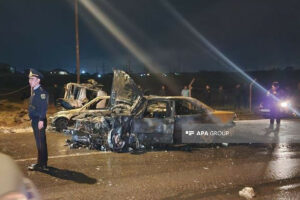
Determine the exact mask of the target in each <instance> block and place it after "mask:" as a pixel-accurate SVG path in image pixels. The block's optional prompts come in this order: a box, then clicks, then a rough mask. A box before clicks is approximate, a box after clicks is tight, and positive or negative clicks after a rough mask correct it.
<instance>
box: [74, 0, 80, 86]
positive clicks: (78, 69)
mask: <svg viewBox="0 0 300 200" xmlns="http://www.w3.org/2000/svg"><path fill="white" fill-rule="evenodd" d="M74 4H75V36H76V74H77V83H80V59H79V34H78V0H74Z"/></svg>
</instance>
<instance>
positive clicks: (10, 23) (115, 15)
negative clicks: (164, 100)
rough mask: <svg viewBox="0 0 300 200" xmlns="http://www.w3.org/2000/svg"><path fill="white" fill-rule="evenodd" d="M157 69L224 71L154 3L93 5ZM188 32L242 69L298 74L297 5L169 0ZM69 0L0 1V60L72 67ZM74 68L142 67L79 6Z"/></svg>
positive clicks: (113, 0) (280, 0)
mask: <svg viewBox="0 0 300 200" xmlns="http://www.w3.org/2000/svg"><path fill="white" fill-rule="evenodd" d="M92 2H94V3H95V4H97V7H98V8H100V9H101V10H102V11H104V12H105V13H106V15H107V16H108V17H109V18H110V19H111V20H112V21H113V22H114V23H115V24H116V25H117V26H118V27H119V29H120V30H122V31H123V33H125V34H126V35H127V36H128V38H130V39H131V41H133V42H134V43H135V44H136V45H137V46H138V47H139V48H140V49H142V50H143V52H144V53H145V54H146V55H147V56H148V57H149V58H150V59H151V60H152V61H154V63H158V64H159V68H160V69H161V71H163V72H166V71H172V72H174V71H176V72H183V71H199V70H227V69H228V68H226V66H225V65H224V63H223V62H221V61H220V60H219V59H218V57H217V56H216V55H214V54H213V53H212V52H211V51H210V50H209V49H207V47H206V46H205V45H204V44H203V43H202V42H201V41H200V40H198V39H197V38H196V37H195V35H193V34H192V33H191V32H190V30H188V29H187V28H186V26H184V25H183V24H182V23H181V22H180V21H179V20H178V19H177V18H176V17H174V15H173V14H172V13H171V12H170V11H169V10H168V9H167V7H166V6H165V3H164V2H162V1H160V0H151V1H149V0H126V1H124V0H107V1H102V0H97V1H96V0H93V1H92ZM168 2H169V4H170V5H172V6H173V7H174V8H175V9H176V10H177V11H178V12H179V13H180V14H181V15H182V17H184V18H185V19H186V20H187V21H188V22H189V23H190V24H191V25H193V26H194V28H196V29H197V31H199V32H200V33H201V34H202V35H204V36H205V37H206V38H207V39H208V40H209V41H210V42H211V43H212V44H213V45H215V46H216V47H217V48H218V49H219V50H220V51H221V52H222V53H224V54H225V55H226V56H227V57H228V58H229V59H231V60H232V61H233V62H234V63H236V64H237V65H238V66H240V67H242V68H243V69H245V70H257V69H272V68H285V67H287V66H293V67H294V68H298V69H300V54H299V53H300V39H299V38H300V12H299V10H300V1H298V0H289V1H284V0H244V1H241V0H188V1H184V0H170V1H168ZM73 3H74V2H73V0H26V1H25V0H0V25H1V28H0V62H1V63H8V64H10V65H11V66H13V67H16V68H17V69H18V70H23V69H24V68H28V67H33V68H37V69H41V70H50V69H54V68H65V69H67V70H69V71H70V72H74V71H75V70H74V69H75V65H76V64H75V63H76V61H75V28H74V5H73ZM79 39H80V61H81V68H82V69H85V70H87V71H88V72H90V73H94V72H96V71H98V72H100V73H103V72H104V73H106V72H110V71H111V68H112V67H114V68H120V67H122V66H126V65H130V66H131V69H132V70H134V71H136V72H141V71H144V70H145V69H146V68H145V67H144V66H145V65H144V64H143V62H141V61H140V60H139V59H138V58H137V57H136V56H135V55H134V54H132V53H131V52H130V51H128V49H127V48H126V47H125V46H124V45H122V44H121V43H120V42H119V41H118V40H117V39H116V38H115V37H114V36H113V35H112V34H111V33H110V32H109V31H108V30H107V29H106V28H105V27H104V26H103V25H102V24H101V23H99V22H98V21H97V20H95V18H94V17H93V15H91V13H90V12H89V11H88V10H87V9H86V8H85V7H84V6H83V5H82V4H81V3H79Z"/></svg>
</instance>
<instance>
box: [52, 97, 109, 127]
mask: <svg viewBox="0 0 300 200" xmlns="http://www.w3.org/2000/svg"><path fill="white" fill-rule="evenodd" d="M109 98H110V97H109V96H99V97H96V98H94V99H93V100H91V101H90V102H88V103H86V104H85V105H84V106H82V107H81V108H77V109H71V110H63V111H59V112H57V113H55V114H54V115H52V116H50V118H49V119H50V125H51V127H52V128H54V129H55V130H56V131H63V130H64V129H66V128H67V127H68V126H71V125H72V124H73V122H74V121H73V118H74V117H76V116H78V115H81V116H82V117H86V116H88V115H91V114H96V113H99V112H107V110H108V104H109Z"/></svg>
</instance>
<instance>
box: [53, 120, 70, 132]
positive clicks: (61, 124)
mask: <svg viewBox="0 0 300 200" xmlns="http://www.w3.org/2000/svg"><path fill="white" fill-rule="evenodd" d="M67 127H68V119H66V118H59V119H57V120H56V122H55V129H56V131H58V132H62V131H63V130H64V129H66V128H67Z"/></svg>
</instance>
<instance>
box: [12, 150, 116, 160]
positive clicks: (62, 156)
mask: <svg viewBox="0 0 300 200" xmlns="http://www.w3.org/2000/svg"><path fill="white" fill-rule="evenodd" d="M107 153H111V151H99V152H90V153H75V154H68V155H58V156H49V157H48V159H55V158H66V157H77V156H90V155H99V154H107ZM36 159H37V158H25V159H17V160H15V161H16V162H25V161H32V160H36Z"/></svg>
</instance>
